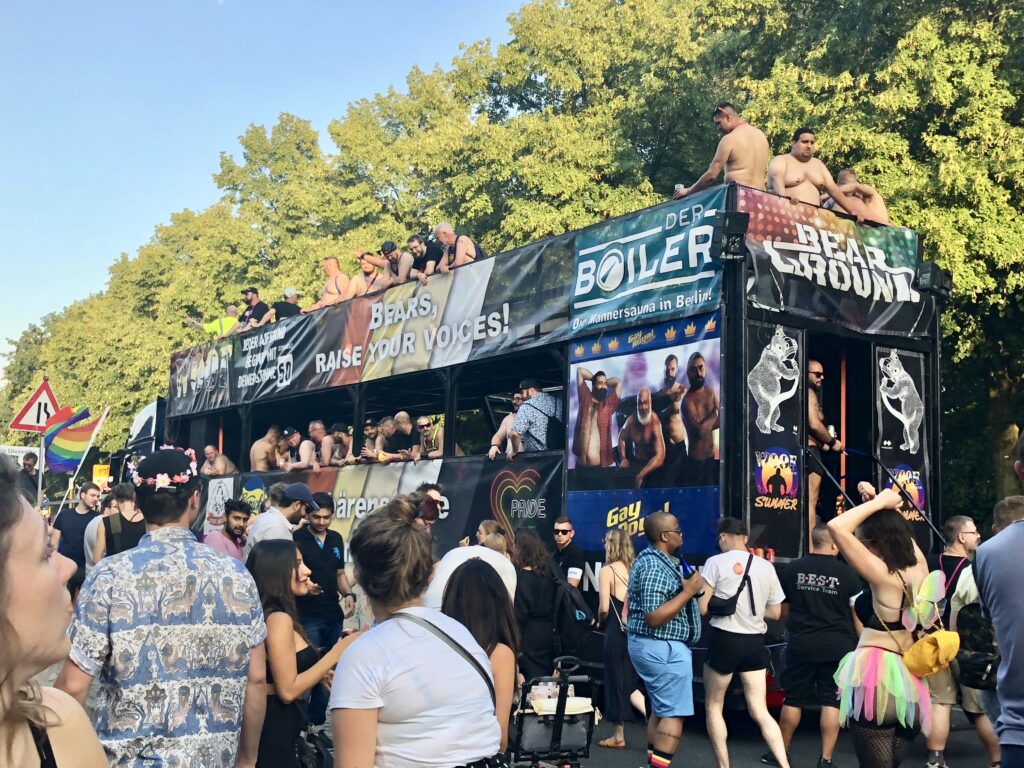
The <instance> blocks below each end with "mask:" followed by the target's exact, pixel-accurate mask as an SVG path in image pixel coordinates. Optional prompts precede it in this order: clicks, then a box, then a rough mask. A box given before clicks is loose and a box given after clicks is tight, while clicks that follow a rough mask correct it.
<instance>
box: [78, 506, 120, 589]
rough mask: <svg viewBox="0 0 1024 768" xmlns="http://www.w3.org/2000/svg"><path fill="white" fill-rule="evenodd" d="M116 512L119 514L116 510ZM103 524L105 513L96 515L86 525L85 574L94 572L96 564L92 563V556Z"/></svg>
mask: <svg viewBox="0 0 1024 768" xmlns="http://www.w3.org/2000/svg"><path fill="white" fill-rule="evenodd" d="M114 514H117V513H116V512H115V513H114ZM101 525H103V515H100V516H99V517H94V518H93V519H92V520H90V521H89V524H88V525H87V526H85V575H86V576H88V575H89V574H90V573H92V569H93V568H95V567H96V566H95V565H93V564H92V556H93V554H94V553H95V552H96V539H98V538H99V536H100V526H101Z"/></svg>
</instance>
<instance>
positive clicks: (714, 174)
mask: <svg viewBox="0 0 1024 768" xmlns="http://www.w3.org/2000/svg"><path fill="white" fill-rule="evenodd" d="M730 144H731V142H730V141H729V137H728V136H723V137H722V140H721V141H719V142H718V148H717V149H716V150H715V156H714V157H713V158H711V165H709V166H708V169H707V170H706V171H704V173H703V175H701V177H700V178H699V179H697V180H696V181H695V182H693V184H692V185H691V186H690V187H689V189H684V190H683V191H682V193H680V194H678V197H682V196H683V195H688V194H690V193H691V192H696V191H698V190H701V189H704V188H705V187H710V186H711V185H712V184H714V183H715V180H716V179H717V178H718V176H719V175H720V174H721V173H722V171H723V170H724V169H725V166H726V165H728V163H729V155H730V154H731V150H730Z"/></svg>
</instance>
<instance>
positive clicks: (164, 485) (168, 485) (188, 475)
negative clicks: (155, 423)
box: [128, 445, 199, 491]
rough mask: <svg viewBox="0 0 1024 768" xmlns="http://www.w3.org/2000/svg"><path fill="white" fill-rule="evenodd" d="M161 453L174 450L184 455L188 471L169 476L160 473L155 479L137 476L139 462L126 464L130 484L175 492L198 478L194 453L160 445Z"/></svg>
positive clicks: (197, 467)
mask: <svg viewBox="0 0 1024 768" xmlns="http://www.w3.org/2000/svg"><path fill="white" fill-rule="evenodd" d="M160 450H161V451H165V450H174V451H178V452H180V453H184V454H185V455H186V456H187V457H188V459H189V465H188V469H186V470H185V471H184V472H179V473H177V474H174V475H171V474H168V473H167V472H160V473H159V474H157V476H156V477H142V476H140V475H139V469H138V468H139V462H131V461H130V462H128V476H129V477H130V478H131V481H132V483H133V484H134V485H135V487H136V488H140V487H141V486H143V485H146V486H149V487H152V488H153V489H154V490H157V491H162V490H165V489H170V490H172V491H173V490H177V489H178V488H179V487H180V486H184V485H188V484H189V483H190V482H191V481H192V478H193V477H196V478H197V477H199V465H198V462H197V461H196V452H195V451H194V450H192V449H191V448H185V449H184V450H182V449H181V448H178V447H176V446H173V445H161V446H160Z"/></svg>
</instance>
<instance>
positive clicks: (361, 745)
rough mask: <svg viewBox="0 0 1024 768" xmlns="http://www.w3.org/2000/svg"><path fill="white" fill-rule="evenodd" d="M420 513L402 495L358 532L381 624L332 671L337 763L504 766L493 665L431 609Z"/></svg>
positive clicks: (362, 573)
mask: <svg viewBox="0 0 1024 768" xmlns="http://www.w3.org/2000/svg"><path fill="white" fill-rule="evenodd" d="M415 518H416V508H415V507H414V506H413V505H412V504H410V503H409V501H408V500H407V499H405V498H404V497H396V498H394V499H392V500H391V501H390V502H389V503H388V504H387V505H386V506H385V507H383V508H381V509H378V510H377V511H375V512H374V513H372V514H371V515H370V516H369V517H367V518H366V519H365V520H364V521H363V522H362V523H361V524H360V525H359V527H357V528H356V530H355V533H354V534H353V535H352V540H351V543H350V548H351V553H352V560H353V562H354V564H355V571H356V578H357V580H358V582H359V584H360V586H361V587H362V588H363V590H364V591H365V592H366V595H367V597H368V598H369V601H370V605H371V607H372V609H373V614H374V617H375V619H376V626H374V627H373V628H372V629H370V630H369V631H368V632H366V634H364V635H363V636H362V637H360V638H359V639H358V640H356V641H355V642H354V643H353V644H352V645H351V646H350V647H349V648H348V650H347V651H346V652H345V654H344V655H343V656H342V658H341V661H340V662H339V663H338V668H337V671H336V672H335V675H334V684H333V686H332V689H331V702H330V707H331V710H332V713H331V714H332V722H333V726H334V735H335V756H334V764H335V766H336V768H365V766H370V765H373V766H377V767H378V768H414V767H415V768H451V767H452V766H471V767H472V768H484V766H487V767H488V768H489V767H491V766H495V767H497V766H503V765H505V763H504V759H503V758H502V757H501V756H500V754H499V752H498V750H499V747H500V741H501V729H500V728H499V726H498V719H497V717H496V716H495V704H494V698H493V695H492V691H493V686H494V681H493V675H492V673H491V664H490V661H489V660H488V658H487V654H486V653H485V652H484V650H483V649H482V648H481V647H480V645H479V644H478V643H477V642H476V640H474V639H473V636H472V635H471V634H470V633H469V630H467V629H466V628H465V627H464V626H462V625H461V624H460V623H458V622H457V621H455V620H454V619H451V618H450V617H448V616H445V615H444V614H443V613H441V612H440V611H436V610H433V609H430V608H425V607H424V606H423V593H424V592H425V591H426V589H427V585H428V583H429V581H430V574H431V571H432V569H433V556H432V543H431V538H430V533H429V531H427V529H426V528H424V527H423V526H422V525H418V524H416V522H415ZM422 622H427V623H428V624H429V625H431V626H425V625H423V624H422ZM435 630H438V631H440V633H441V636H439V635H438V634H437V633H436V632H435ZM444 636H447V638H448V639H447V640H446V639H445V638H444ZM449 640H450V641H451V643H454V645H455V646H458V648H461V649H463V650H464V651H465V655H464V654H463V653H462V652H460V651H459V650H458V648H457V647H453V645H452V644H450V643H449ZM467 656H468V657H469V658H467Z"/></svg>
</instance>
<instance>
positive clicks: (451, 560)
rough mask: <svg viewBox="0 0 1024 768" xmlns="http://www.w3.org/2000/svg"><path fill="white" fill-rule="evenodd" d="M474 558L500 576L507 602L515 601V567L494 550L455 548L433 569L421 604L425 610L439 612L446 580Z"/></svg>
mask: <svg viewBox="0 0 1024 768" xmlns="http://www.w3.org/2000/svg"><path fill="white" fill-rule="evenodd" d="M474 557H478V558H480V559H481V560H483V561H484V562H485V563H487V564H488V565H490V566H491V567H492V568H494V570H496V571H497V572H498V575H499V576H501V580H502V581H503V582H504V583H505V589H507V590H508V597H509V600H515V599H516V567H515V566H514V565H512V563H510V562H509V561H508V559H507V558H506V557H505V556H504V555H503V554H501V552H497V551H496V550H493V549H490V548H488V547H479V546H476V545H474V546H472V547H456V548H455V549H452V550H449V551H448V553H447V554H445V556H444V557H442V558H441V562H439V563H438V564H437V567H436V568H435V569H434V575H433V577H432V578H431V580H430V586H429V587H427V592H426V594H425V595H424V596H423V604H424V605H426V606H427V608H433V609H435V610H438V611H439V610H441V601H442V600H443V599H444V589H445V587H447V586H448V579H450V578H451V577H452V574H453V573H455V569H456V568H458V567H459V566H460V565H462V564H463V563H464V562H466V561H467V560H472V559H473V558H474Z"/></svg>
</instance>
